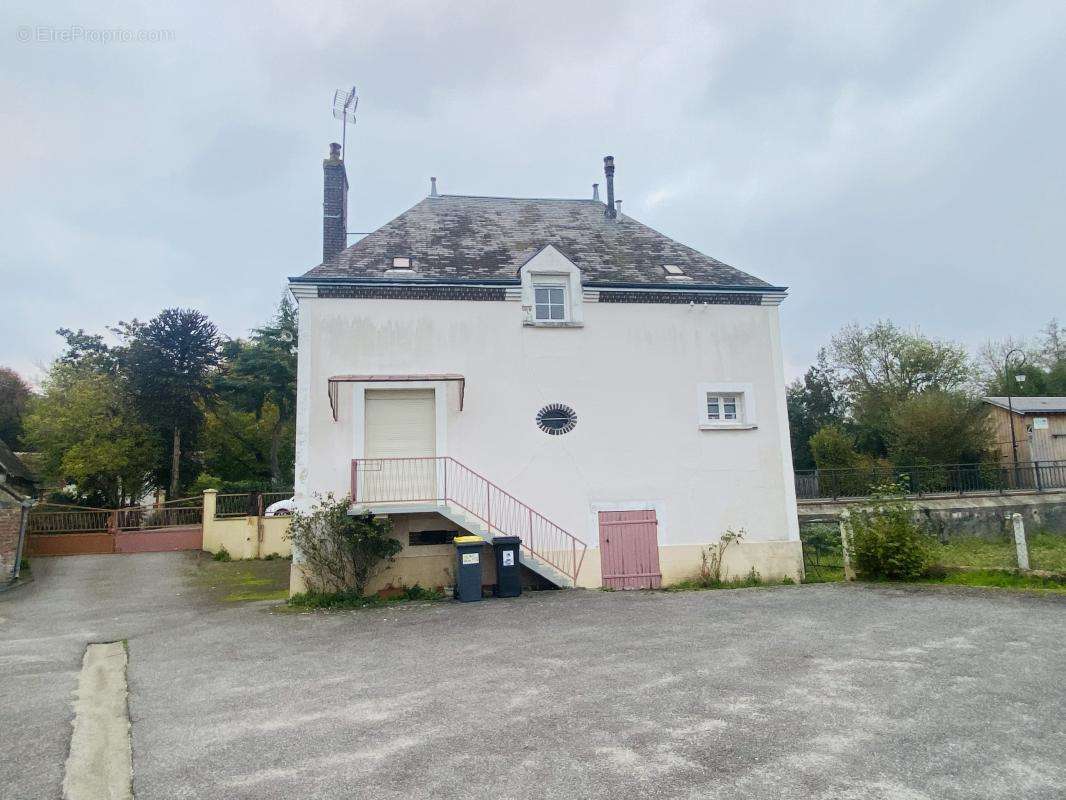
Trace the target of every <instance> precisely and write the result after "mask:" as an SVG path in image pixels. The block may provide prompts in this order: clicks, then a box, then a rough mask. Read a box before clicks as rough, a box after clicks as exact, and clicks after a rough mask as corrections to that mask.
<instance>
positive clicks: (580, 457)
mask: <svg viewBox="0 0 1066 800" xmlns="http://www.w3.org/2000/svg"><path fill="white" fill-rule="evenodd" d="M521 278H522V282H521V286H519V285H517V284H516V285H515V286H514V287H513V288H511V289H508V291H507V297H508V299H507V300H496V301H484V300H478V301H474V300H469V301H466V300H412V299H378V298H374V299H352V298H336V299H333V298H329V299H327V298H320V297H318V296H317V291H316V288H315V287H314V286H313V285H310V284H306V283H305V284H294V285H293V291H294V294H296V295H297V297H298V299H299V304H300V350H299V378H298V392H297V399H298V411H297V448H296V500H297V504H298V505H307V504H309V502H311V498H312V497H313V496H314V495H324V494H326V493H328V492H332V493H334V494H335V495H337V496H344V495H346V494H348V492H349V490H350V481H351V467H350V465H351V460H352V459H353V458H364V457H366V456H367V452H366V448H367V441H366V438H367V437H366V422H365V413H366V411H365V409H366V405H365V397H364V393H365V392H366V391H367V389H368V388H369V389H372V390H374V391H375V392H377V391H380V390H390V389H391V390H396V389H404V388H408V389H410V388H418V389H433V390H434V391H435V411H436V418H435V425H434V426H433V435H434V436H435V444H434V450H435V455H437V456H451V457H453V458H455V459H456V460H458V461H459V462H461V463H462V464H465V465H467V466H469V467H470V468H472V469H473V470H476V471H477V472H479V473H480V474H481V475H484V476H485V477H486V478H488V479H489V480H491V481H493V482H494V483H496V484H498V485H499V486H501V487H503V488H504V489H506V490H507V491H508V492H510V493H511V494H513V495H514V496H515V497H517V498H518V499H519V500H521V501H523V502H525V503H527V504H528V505H530V506H531V507H532V508H534V509H536V510H537V511H538V512H540V513H541V514H543V515H544V516H545V517H547V518H548V519H550V520H552V521H553V522H555V523H557V524H558V525H560V526H561V527H563V528H564V529H566V530H567V531H569V532H570V533H572V534H573V535H574V536H576V537H577V538H579V539H581V540H582V541H584V542H585V543H586V544H587V545H588V546H589V548H590V549H589V551H588V554H587V555H586V558H585V561H584V565H583V567H582V571H581V574H580V575H579V577H578V581H577V583H578V584H579V585H586V586H598V585H599V583H600V577H599V554H598V551H597V549H596V545H597V541H598V523H597V512H599V511H603V510H630V509H645V508H654V509H655V510H656V512H657V518H658V538H659V545H660V548H661V550H660V552H661V554H662V567H663V576H664V581H666V582H669V581H670V580H671V579H678V578H680V577H685V576H686V575H688V574H692V573H693V572H695V570H696V568H697V567H698V565H699V546H701V545H706V544H709V543H715V542H717V541H718V539H719V537H720V536H721V535H722V534H723V533H724V532H726V531H727V530H734V531H736V530H743V531H744V532H745V542H746V543H748V544H746V545H745V547H742V548H739V549H738V551H737V554H736V555H734V559H737V558H739V559H740V560H739V561H735V568H734V570H733V571H734V572H742V571H746V568H747V566H748V565H749V564H750V565H754V566H756V567H757V568H758V569H759V571H760V572H761V573H762V574H763V575H764V577H771V576H779V575H783V574H789V575H792V576H793V577H798V575H799V574H800V572H801V570H802V556H801V554H800V549H799V531H798V523H797V517H796V507H795V493H794V484H793V477H792V463H791V455H790V449H789V434H788V422H787V415H786V410H785V386H784V375H783V370H782V361H781V346H780V332H779V326H778V309H777V306H776V303H774V302H771V303H770V304H763V305H731V304H677V303H644V302H638V303H632V302H622V303H605V302H594V301H595V300H596V299H597V298H598V296H599V294H598V292H589V291H582V290H581V288H580V287H581V284H580V274H578V273H576V271H575V268H573V265H572V264H570V262H569V261H568V260H567V259H566V258H565V257H564V256H562V255H561V254H560V253H558V252H557V251H555V250H554V249H553V248H548V249H546V250H544V251H542V252H541V254H540V255H538V256H537V257H536V258H535V259H533V260H532V261H531V262H530V263H529V264H528V265H527V267H526V268H523V271H522V275H521ZM553 278H557V279H558V283H559V284H560V285H565V286H566V287H567V288H568V290H569V291H567V293H566V297H567V302H568V304H569V307H568V309H567V314H566V319H564V320H558V321H555V320H551V321H548V323H549V324H538V323H537V320H536V319H535V316H536V312H535V309H534V305H535V304H534V298H533V291H534V288H535V287H536V286H537V285H541V284H544V283H545V282H546V283H549V284H553ZM553 285H554V284H553ZM680 288H684V287H680ZM765 302H766V301H765V300H764V303H765ZM445 373H450V374H458V375H462V376H463V377H464V378H465V398H464V403H463V408H462V410H460V408H459V386H458V384H457V383H455V382H444V381H439V382H435V383H426V382H415V383H409V384H405V383H390V384H373V385H369V384H361V383H347V384H341V385H340V386H339V388H338V393H337V418H336V420H334V416H333V411H332V410H331V403H330V399H329V396H328V393H327V381H328V379H329V378H330V377H331V376H336V375H350V374H360V375H368V374H388V375H427V374H433V375H440V374H445ZM708 397H711V398H713V403H714V405H713V408H714V412H715V414H717V415H718V417H719V418H717V419H709V418H708V416H707V408H708V402H709V401H708ZM719 398H725V399H724V400H720V399H719ZM729 398H735V399H736V400H739V406H740V407H739V409H738V408H737V407H736V403H735V402H731V401H730V400H729ZM552 403H562V404H565V405H567V406H569V407H571V408H572V409H573V410H574V411H575V412H576V414H577V425H576V427H575V428H574V429H573V430H572V431H570V432H569V433H566V434H563V435H556V436H552V435H548V434H546V433H545V432H543V431H542V430H541V429H539V428H538V426H537V425H536V423H535V416H536V414H537V412H538V411H539V410H540V409H541V408H543V407H544V406H547V405H549V404H552ZM730 414H733V417H732V418H730V417H729V415H730Z"/></svg>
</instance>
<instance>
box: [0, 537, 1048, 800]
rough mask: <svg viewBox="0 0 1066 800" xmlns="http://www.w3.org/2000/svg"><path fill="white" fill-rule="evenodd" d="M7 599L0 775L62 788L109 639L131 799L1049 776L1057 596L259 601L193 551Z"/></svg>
mask: <svg viewBox="0 0 1066 800" xmlns="http://www.w3.org/2000/svg"><path fill="white" fill-rule="evenodd" d="M34 568H35V572H36V578H37V579H36V581H35V583H34V584H33V585H31V586H28V587H26V588H23V589H19V590H17V591H16V592H13V593H11V594H10V595H9V596H6V597H3V598H2V599H0V619H2V621H0V663H2V664H3V665H4V670H3V678H2V679H0V701H2V702H0V737H2V739H3V752H4V754H5V757H4V758H3V759H0V786H4V787H5V788H4V790H3V793H4V796H11V797H20V798H21V797H34V798H36V797H59V796H60V785H61V783H62V777H63V764H64V760H65V758H66V752H67V748H68V747H69V743H70V732H71V728H70V722H71V715H72V709H73V706H72V699H73V698H72V692H73V690H74V688H75V686H76V684H77V677H78V669H79V667H80V664H81V659H82V656H83V654H84V650H85V646H86V644H87V643H88V642H93V641H113V640H119V639H125V640H127V641H128V647H129V666H128V680H129V691H130V697H129V707H130V716H131V719H132V736H133V781H134V793H135V796H136V797H137V798H139V799H141V800H143V799H144V798H227V800H229V799H230V798H293V797H300V798H364V797H365V798H401V797H403V798H421V797H426V798H429V797H434V798H453V797H454V798H531V799H532V798H563V797H566V798H574V797H581V798H584V797H590V798H591V797H595V798H608V797H610V798H620V797H670V798H697V797H698V798H707V797H722V798H733V797H736V798H740V797H744V798H751V797H756V798H759V797H766V798H771V797H772V798H801V797H802V798H810V797H825V798H829V797H832V798H838V797H855V798H859V797H861V798H963V797H966V798H970V797H973V798H990V797H1008V796H1010V797H1018V796H1024V797H1027V798H1051V797H1061V796H1062V794H1063V791H1064V789H1063V787H1064V786H1066V766H1064V760H1063V758H1062V753H1064V752H1066V714H1064V711H1066V680H1064V678H1066V667H1064V666H1063V665H1064V664H1066V602H1064V601H1063V600H1062V599H1055V598H1041V597H1031V596H1023V595H1010V594H1002V593H996V592H985V591H972V590H967V591H945V590H943V589H938V588H922V589H897V588H871V587H866V586H853V585H820V586H798V587H777V588H773V589H753V590H739V591H717V592H690V593H678V594H665V593H619V592H616V593H601V592H584V591H573V592H550V593H549V592H544V593H539V594H535V595H527V596H525V597H522V598H516V599H512V600H494V601H485V602H483V603H478V604H469V605H461V604H453V603H446V604H429V605H405V606H395V607H390V608H387V609H372V610H363V611H354V612H339V613H313V614H277V613H272V612H271V611H270V605H271V603H270V602H269V601H264V602H252V603H225V602H219V601H217V600H215V599H212V598H211V597H209V596H207V595H205V593H204V591H203V589H202V587H201V586H200V585H199V583H198V582H197V581H196V579H195V578H194V577H190V575H191V573H190V562H189V556H187V555H185V554H170V553H167V554H145V555H137V556H122V557H119V556H100V557H93V556H85V557H76V558H64V559H49V560H44V559H41V560H38V561H37V562H36V563H35V564H34Z"/></svg>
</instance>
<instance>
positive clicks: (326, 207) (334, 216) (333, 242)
mask: <svg viewBox="0 0 1066 800" xmlns="http://www.w3.org/2000/svg"><path fill="white" fill-rule="evenodd" d="M347 246H348V173H347V172H345V170H344V159H343V158H341V146H340V145H339V144H337V143H336V142H334V143H333V144H331V145H330V146H329V158H327V159H325V160H324V161H323V162H322V263H323V264H328V263H330V262H331V261H333V260H335V259H336V258H337V255H338V254H339V253H340V252H341V250H343V249H344V248H345V247H347Z"/></svg>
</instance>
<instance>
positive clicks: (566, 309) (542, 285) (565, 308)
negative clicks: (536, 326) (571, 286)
mask: <svg viewBox="0 0 1066 800" xmlns="http://www.w3.org/2000/svg"><path fill="white" fill-rule="evenodd" d="M537 277H538V276H534V280H533V321H534V322H538V323H545V322H549V323H550V322H569V321H570V298H569V297H568V292H567V286H566V284H565V283H563V280H565V276H560V278H561V280H560V281H559V282H558V283H555V282H552V281H550V280H545V281H543V282H541V281H539V280H537ZM542 289H543V290H545V291H547V292H548V293H549V295H548V302H547V303H538V302H537V292H539V291H541V290H542ZM553 289H554V290H556V291H559V292H561V293H562V295H563V299H562V302H561V303H553V302H552V301H551V291H552V290H553ZM541 307H545V308H546V309H547V311H548V316H547V317H541V316H540V315H539V314H538V313H537V311H538V309H539V308H541ZM555 307H559V308H562V312H563V315H562V316H561V317H553V316H552V315H551V311H552V308H555Z"/></svg>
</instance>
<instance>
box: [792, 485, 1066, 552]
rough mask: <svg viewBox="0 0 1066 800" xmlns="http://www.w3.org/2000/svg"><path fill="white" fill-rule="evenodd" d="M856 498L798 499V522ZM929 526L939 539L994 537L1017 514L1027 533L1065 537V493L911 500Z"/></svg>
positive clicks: (829, 515)
mask: <svg viewBox="0 0 1066 800" xmlns="http://www.w3.org/2000/svg"><path fill="white" fill-rule="evenodd" d="M859 502H860V501H836V502H833V501H827V502H802V503H800V504H799V518H800V523H801V524H804V523H810V522H829V521H835V520H836V519H838V518H839V516H840V513H841V512H842V511H844V510H845V509H849V508H854V507H856V506H857V505H858V504H859ZM912 504H913V505H914V508H915V509H916V510H917V512H918V514H919V515H920V516H921V518H922V519H923V521H925V522H926V523H927V524H928V526H929V529H930V530H931V531H932V532H934V533H935V534H936V535H937V536H938V538H940V540H941V541H944V542H946V541H950V540H951V539H956V538H961V537H980V538H985V539H996V538H999V537H1001V536H1003V535H1004V534H1005V533H1007V532H1008V531H1009V523H1008V522H1007V517H1009V516H1010V515H1012V514H1021V515H1022V518H1023V519H1024V520H1025V529H1026V531H1027V532H1029V533H1030V534H1033V533H1039V532H1046V533H1054V534H1061V535H1063V536H1066V492H1043V493H1032V494H1022V493H1018V494H1004V495H988V496H982V497H939V498H924V499H921V500H914V501H912Z"/></svg>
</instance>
